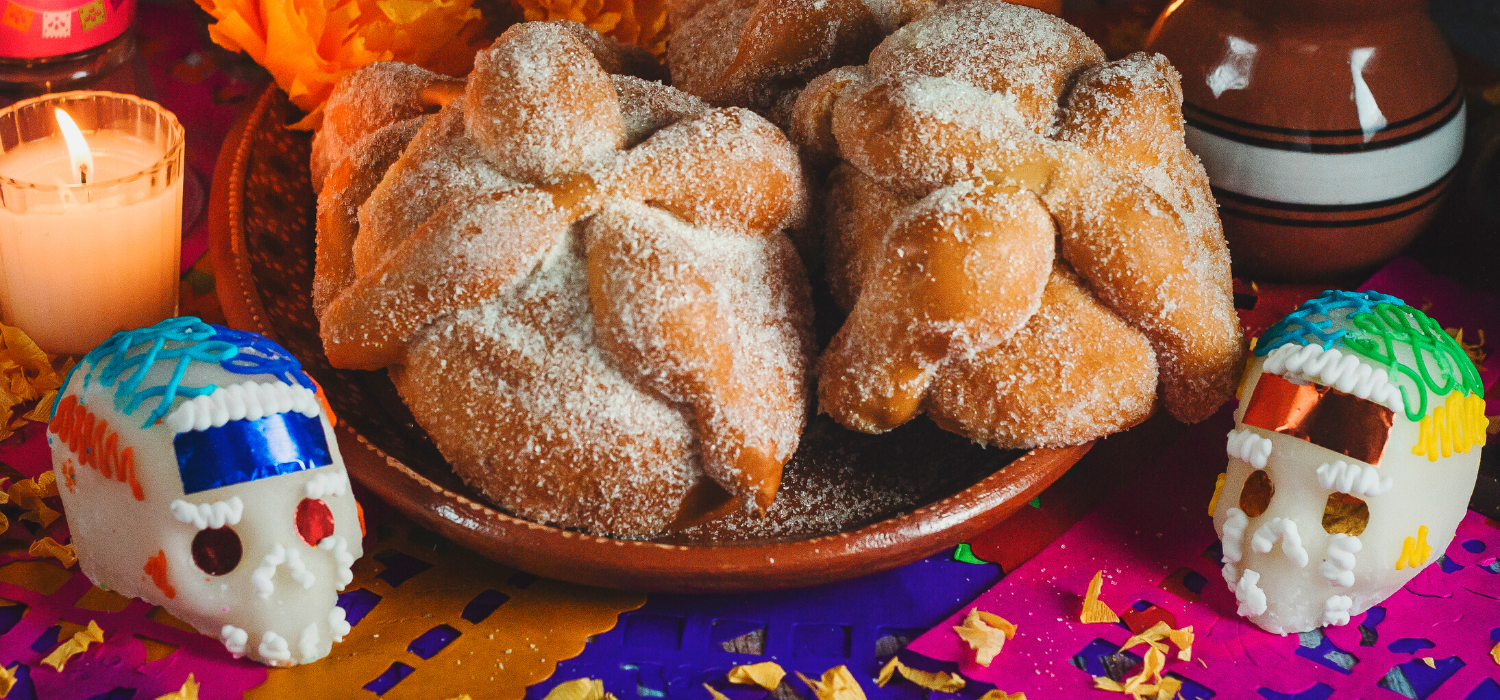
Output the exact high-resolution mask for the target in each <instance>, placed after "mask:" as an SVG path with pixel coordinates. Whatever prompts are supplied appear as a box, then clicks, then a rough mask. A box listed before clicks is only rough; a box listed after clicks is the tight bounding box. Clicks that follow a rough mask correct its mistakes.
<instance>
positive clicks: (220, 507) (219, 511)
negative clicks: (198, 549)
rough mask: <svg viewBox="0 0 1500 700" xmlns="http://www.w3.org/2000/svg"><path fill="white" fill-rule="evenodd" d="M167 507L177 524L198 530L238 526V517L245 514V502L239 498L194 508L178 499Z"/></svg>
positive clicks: (203, 504) (200, 504) (202, 504)
mask: <svg viewBox="0 0 1500 700" xmlns="http://www.w3.org/2000/svg"><path fill="white" fill-rule="evenodd" d="M167 507H168V508H171V509H172V515H173V516H175V517H176V518H177V522H180V523H192V525H193V527H196V528H198V529H199V530H203V529H207V528H214V529H218V528H221V527H224V526H225V525H238V524H240V516H242V515H243V514H244V512H245V502H244V501H241V500H240V497H239V496H230V497H229V500H226V501H214V502H213V503H199V504H198V505H196V506H195V505H193V504H191V503H188V502H187V501H184V500H182V499H180V498H179V499H177V500H175V501H172V504H171V505H170V506H167Z"/></svg>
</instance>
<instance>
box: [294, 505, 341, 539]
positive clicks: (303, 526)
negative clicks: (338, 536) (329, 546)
mask: <svg viewBox="0 0 1500 700" xmlns="http://www.w3.org/2000/svg"><path fill="white" fill-rule="evenodd" d="M297 534H299V535H302V541H303V542H306V543H307V546H309V547H316V546H318V543H319V542H322V541H323V538H324V537H327V536H329V535H332V534H333V511H331V510H328V504H327V503H324V502H323V501H321V500H316V499H312V498H304V499H302V502H301V503H298V504H297Z"/></svg>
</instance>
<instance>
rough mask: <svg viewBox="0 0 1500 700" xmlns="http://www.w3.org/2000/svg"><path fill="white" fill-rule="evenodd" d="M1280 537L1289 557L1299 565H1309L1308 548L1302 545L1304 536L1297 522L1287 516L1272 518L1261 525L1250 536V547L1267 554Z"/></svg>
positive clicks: (1283, 549)
mask: <svg viewBox="0 0 1500 700" xmlns="http://www.w3.org/2000/svg"><path fill="white" fill-rule="evenodd" d="M1278 539H1280V540H1281V551H1282V552H1284V553H1285V554H1286V558H1287V559H1290V560H1292V563H1293V564H1296V565H1297V566H1307V550H1306V549H1304V548H1303V547H1302V537H1301V536H1300V535H1299V534H1297V523H1295V522H1293V521H1291V520H1288V519H1286V518H1271V519H1270V520H1268V521H1266V524H1264V525H1261V526H1260V529H1259V530H1256V531H1255V535H1254V536H1253V537H1251V538H1250V548H1251V549H1254V550H1255V551H1257V552H1260V553H1261V554H1265V553H1266V552H1269V551H1271V548H1272V547H1274V546H1276V540H1278Z"/></svg>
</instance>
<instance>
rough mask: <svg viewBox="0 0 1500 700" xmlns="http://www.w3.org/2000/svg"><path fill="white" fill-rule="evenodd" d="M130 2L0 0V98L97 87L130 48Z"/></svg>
mask: <svg viewBox="0 0 1500 700" xmlns="http://www.w3.org/2000/svg"><path fill="white" fill-rule="evenodd" d="M135 3H136V0H0V98H11V99H15V98H20V97H27V96H31V95H39V94H42V93H46V92H62V91H65V90H75V89H80V88H84V87H99V86H98V85H96V84H94V83H96V82H97V80H98V79H99V78H100V77H101V76H103V75H105V74H107V73H109V72H111V71H113V70H115V69H117V68H119V67H120V66H121V65H123V64H124V63H126V62H127V61H128V60H129V59H130V57H131V56H132V55H133V53H134V42H133V40H132V38H131V34H130V31H129V30H130V26H131V24H132V23H133V22H134V21H135ZM110 87H119V86H110Z"/></svg>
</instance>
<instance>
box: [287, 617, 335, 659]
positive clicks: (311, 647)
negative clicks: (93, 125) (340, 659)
mask: <svg viewBox="0 0 1500 700" xmlns="http://www.w3.org/2000/svg"><path fill="white" fill-rule="evenodd" d="M335 607H337V606H335ZM297 651H300V652H302V663H305V664H310V663H312V662H314V661H317V660H318V659H321V658H323V656H322V655H321V654H319V653H318V623H316V622H314V623H312V624H310V625H308V626H307V627H304V628H303V629H302V639H301V641H299V642H297Z"/></svg>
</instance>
